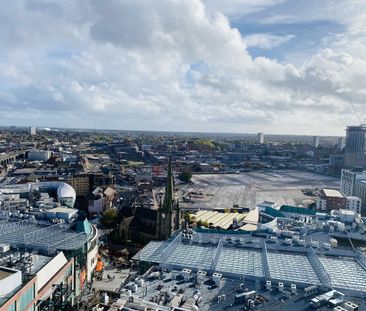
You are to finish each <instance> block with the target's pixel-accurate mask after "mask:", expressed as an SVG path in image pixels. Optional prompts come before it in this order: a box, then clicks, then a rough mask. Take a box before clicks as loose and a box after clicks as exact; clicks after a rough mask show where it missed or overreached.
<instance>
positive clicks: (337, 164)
mask: <svg viewBox="0 0 366 311" xmlns="http://www.w3.org/2000/svg"><path fill="white" fill-rule="evenodd" d="M343 165H344V155H343V154H331V155H329V162H328V174H329V175H332V176H337V177H340V176H341V172H342V168H343Z"/></svg>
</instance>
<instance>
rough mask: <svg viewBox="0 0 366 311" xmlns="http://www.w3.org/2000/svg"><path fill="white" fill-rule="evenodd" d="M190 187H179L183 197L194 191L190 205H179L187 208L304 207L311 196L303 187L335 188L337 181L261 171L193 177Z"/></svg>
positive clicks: (306, 174)
mask: <svg viewBox="0 0 366 311" xmlns="http://www.w3.org/2000/svg"><path fill="white" fill-rule="evenodd" d="M192 182H193V185H189V186H184V187H182V191H183V194H184V193H187V192H194V193H195V194H197V195H196V196H195V197H194V198H193V203H183V204H182V207H183V208H189V209H193V210H195V209H230V208H233V207H246V208H250V209H253V208H254V207H255V205H256V204H258V203H260V202H262V201H272V202H275V203H276V204H278V205H283V204H288V205H297V206H307V205H308V204H309V203H311V202H314V201H315V197H311V196H306V195H304V194H303V193H302V191H301V189H305V188H324V187H328V188H339V184H340V182H339V179H337V178H333V177H330V176H324V175H320V174H314V173H310V172H303V171H294V170H278V171H265V172H264V171H261V172H249V173H241V174H199V175H193V178H192Z"/></svg>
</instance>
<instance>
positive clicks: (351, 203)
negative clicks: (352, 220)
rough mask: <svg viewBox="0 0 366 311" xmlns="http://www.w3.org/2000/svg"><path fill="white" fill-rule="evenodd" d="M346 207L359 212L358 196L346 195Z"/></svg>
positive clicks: (359, 201)
mask: <svg viewBox="0 0 366 311" xmlns="http://www.w3.org/2000/svg"><path fill="white" fill-rule="evenodd" d="M346 200H347V201H346V208H347V209H349V210H352V211H355V212H356V213H358V214H361V206H362V200H361V199H360V198H359V197H355V196H351V197H346Z"/></svg>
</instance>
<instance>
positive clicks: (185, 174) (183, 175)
mask: <svg viewBox="0 0 366 311" xmlns="http://www.w3.org/2000/svg"><path fill="white" fill-rule="evenodd" d="M178 178H179V180H181V181H183V182H185V183H189V182H190V180H191V179H192V173H191V172H189V171H186V172H182V173H180V174H179V176H178Z"/></svg>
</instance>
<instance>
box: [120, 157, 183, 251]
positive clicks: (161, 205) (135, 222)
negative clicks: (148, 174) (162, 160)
mask: <svg viewBox="0 0 366 311" xmlns="http://www.w3.org/2000/svg"><path fill="white" fill-rule="evenodd" d="M180 225H181V215H180V210H179V203H178V200H177V199H176V196H175V193H174V175H173V165H172V158H171V157H169V163H168V172H167V180H166V185H165V192H164V194H163V197H162V198H160V199H159V202H158V204H157V206H145V205H139V206H137V207H136V209H135V210H134V214H133V216H131V217H127V218H124V219H123V220H122V222H121V223H120V226H119V237H120V238H121V239H122V240H123V241H133V242H137V243H142V244H145V243H148V242H149V241H151V240H166V239H168V238H169V237H170V235H171V234H172V233H173V232H174V231H176V230H178V229H179V228H180Z"/></svg>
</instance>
